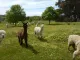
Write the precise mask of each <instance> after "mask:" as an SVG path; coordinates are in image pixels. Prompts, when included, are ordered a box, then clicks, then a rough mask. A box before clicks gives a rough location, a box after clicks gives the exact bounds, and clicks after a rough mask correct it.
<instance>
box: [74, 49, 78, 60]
mask: <svg viewBox="0 0 80 60" xmlns="http://www.w3.org/2000/svg"><path fill="white" fill-rule="evenodd" d="M78 54H79V51H78V50H76V51H74V53H73V60H75V57H76V56H77V55H78Z"/></svg>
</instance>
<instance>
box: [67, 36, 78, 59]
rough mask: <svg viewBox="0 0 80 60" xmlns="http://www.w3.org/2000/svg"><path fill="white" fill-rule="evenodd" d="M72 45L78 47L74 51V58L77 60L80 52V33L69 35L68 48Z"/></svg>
mask: <svg viewBox="0 0 80 60" xmlns="http://www.w3.org/2000/svg"><path fill="white" fill-rule="evenodd" d="M70 46H72V47H73V48H74V49H76V50H75V51H74V53H73V60H75V57H76V56H77V55H79V54H80V36H79V35H69V38H68V49H69V47H70Z"/></svg>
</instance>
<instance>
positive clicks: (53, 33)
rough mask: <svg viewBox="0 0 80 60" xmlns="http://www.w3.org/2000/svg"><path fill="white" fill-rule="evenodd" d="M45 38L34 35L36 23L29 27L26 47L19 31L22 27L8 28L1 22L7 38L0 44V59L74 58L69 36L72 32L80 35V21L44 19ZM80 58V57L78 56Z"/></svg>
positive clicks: (40, 59)
mask: <svg viewBox="0 0 80 60" xmlns="http://www.w3.org/2000/svg"><path fill="white" fill-rule="evenodd" d="M43 23H44V33H43V36H44V38H43V39H42V40H39V39H38V38H37V37H36V36H35V35H34V27H35V25H30V26H29V27H28V44H29V47H28V48H25V47H24V46H20V45H19V42H18V39H17V34H16V33H17V32H18V31H19V30H20V29H21V28H22V27H20V26H19V27H18V26H16V27H11V26H10V27H9V28H6V26H5V23H4V22H2V23H0V29H4V30H5V31H6V32H7V34H6V38H5V39H4V40H3V41H2V43H1V44H0V60H72V54H73V53H72V52H69V51H68V46H67V38H68V36H69V35H70V34H78V35H80V23H79V22H72V23H70V25H68V23H65V22H63V23H61V22H58V23H56V22H51V25H48V21H44V22H43ZM77 60H80V57H77Z"/></svg>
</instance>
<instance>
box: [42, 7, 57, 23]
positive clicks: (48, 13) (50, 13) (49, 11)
mask: <svg viewBox="0 0 80 60" xmlns="http://www.w3.org/2000/svg"><path fill="white" fill-rule="evenodd" d="M55 17H56V12H55V10H54V8H53V7H52V6H50V7H47V8H46V10H45V11H44V12H43V13H42V18H43V19H45V20H49V24H50V21H51V20H53V19H55Z"/></svg>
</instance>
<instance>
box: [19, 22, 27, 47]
mask: <svg viewBox="0 0 80 60" xmlns="http://www.w3.org/2000/svg"><path fill="white" fill-rule="evenodd" d="M23 28H24V29H22V30H21V31H19V32H18V39H19V43H20V45H22V44H23V39H24V40H25V44H26V47H28V44H27V23H23Z"/></svg>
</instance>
